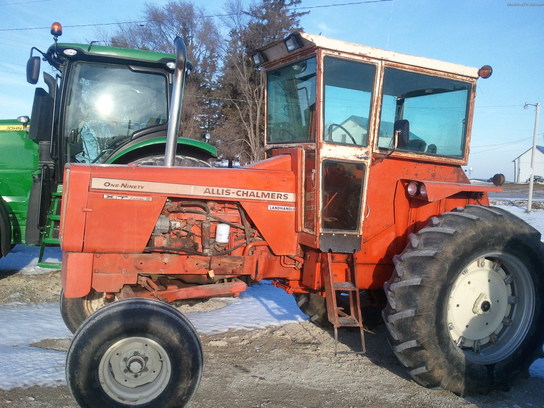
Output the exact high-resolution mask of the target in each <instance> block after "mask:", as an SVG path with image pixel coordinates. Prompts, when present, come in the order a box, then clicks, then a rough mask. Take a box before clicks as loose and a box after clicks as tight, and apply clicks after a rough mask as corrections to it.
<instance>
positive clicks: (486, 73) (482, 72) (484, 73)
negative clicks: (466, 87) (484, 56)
mask: <svg viewBox="0 0 544 408" xmlns="http://www.w3.org/2000/svg"><path fill="white" fill-rule="evenodd" d="M492 73H493V68H491V65H484V66H483V67H482V68H480V69H479V70H478V76H479V77H480V78H484V79H485V78H489V77H490V76H491V74H492Z"/></svg>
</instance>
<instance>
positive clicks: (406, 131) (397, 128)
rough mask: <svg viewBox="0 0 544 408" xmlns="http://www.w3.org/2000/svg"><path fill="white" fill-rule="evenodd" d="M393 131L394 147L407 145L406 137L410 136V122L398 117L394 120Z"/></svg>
mask: <svg viewBox="0 0 544 408" xmlns="http://www.w3.org/2000/svg"><path fill="white" fill-rule="evenodd" d="M393 132H394V138H395V149H396V148H397V147H400V148H403V147H406V146H408V139H409V138H410V122H408V121H407V120H406V119H399V120H396V121H395V124H394V125H393Z"/></svg>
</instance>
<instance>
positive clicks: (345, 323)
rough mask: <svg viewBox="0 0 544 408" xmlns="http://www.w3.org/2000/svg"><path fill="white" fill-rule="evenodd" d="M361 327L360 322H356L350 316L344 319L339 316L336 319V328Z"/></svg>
mask: <svg viewBox="0 0 544 408" xmlns="http://www.w3.org/2000/svg"><path fill="white" fill-rule="evenodd" d="M361 325H362V322H358V321H357V319H356V318H355V317H352V316H346V317H342V316H339V317H338V326H343V327H359V326H361Z"/></svg>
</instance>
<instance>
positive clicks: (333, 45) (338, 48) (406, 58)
mask: <svg viewBox="0 0 544 408" xmlns="http://www.w3.org/2000/svg"><path fill="white" fill-rule="evenodd" d="M290 38H291V39H294V41H295V42H298V45H299V46H300V48H299V49H297V50H295V51H293V52H292V53H289V52H288V51H287V49H286V46H285V44H284V43H285V42H286V41H287V40H288V39H290ZM311 48H321V49H324V50H329V51H335V52H342V53H347V54H352V55H354V56H362V57H367V58H372V59H377V60H383V61H389V62H393V63H399V64H402V65H408V66H412V67H417V68H425V69H431V70H435V71H441V72H445V73H451V74H455V75H461V76H465V77H470V78H478V68H473V67H469V66H465V65H460V64H454V63H451V62H445V61H440V60H435V59H430V58H424V57H417V56H413V55H408V54H402V53H399V52H394V51H388V50H383V49H380V48H374V47H369V46H366V45H360V44H355V43H350V42H346V41H340V40H334V39H332V38H328V37H324V36H321V35H315V34H309V33H305V32H302V31H295V32H293V33H291V34H290V35H289V36H288V37H286V38H285V39H283V40H280V41H276V42H273V43H271V44H269V45H267V46H265V47H263V48H260V49H259V50H257V52H261V53H264V55H265V57H266V59H267V63H272V62H274V61H278V60H281V59H283V58H285V57H287V56H288V55H290V54H294V53H295V52H297V53H298V52H299V51H300V50H305V49H311Z"/></svg>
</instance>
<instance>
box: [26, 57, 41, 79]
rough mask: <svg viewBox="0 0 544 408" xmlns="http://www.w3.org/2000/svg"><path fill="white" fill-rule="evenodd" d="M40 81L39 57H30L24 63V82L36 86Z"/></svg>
mask: <svg viewBox="0 0 544 408" xmlns="http://www.w3.org/2000/svg"><path fill="white" fill-rule="evenodd" d="M38 79H40V57H30V58H29V59H28V61H27V63H26V81H27V82H28V83H29V84H32V85H36V84H37V83H38Z"/></svg>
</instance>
